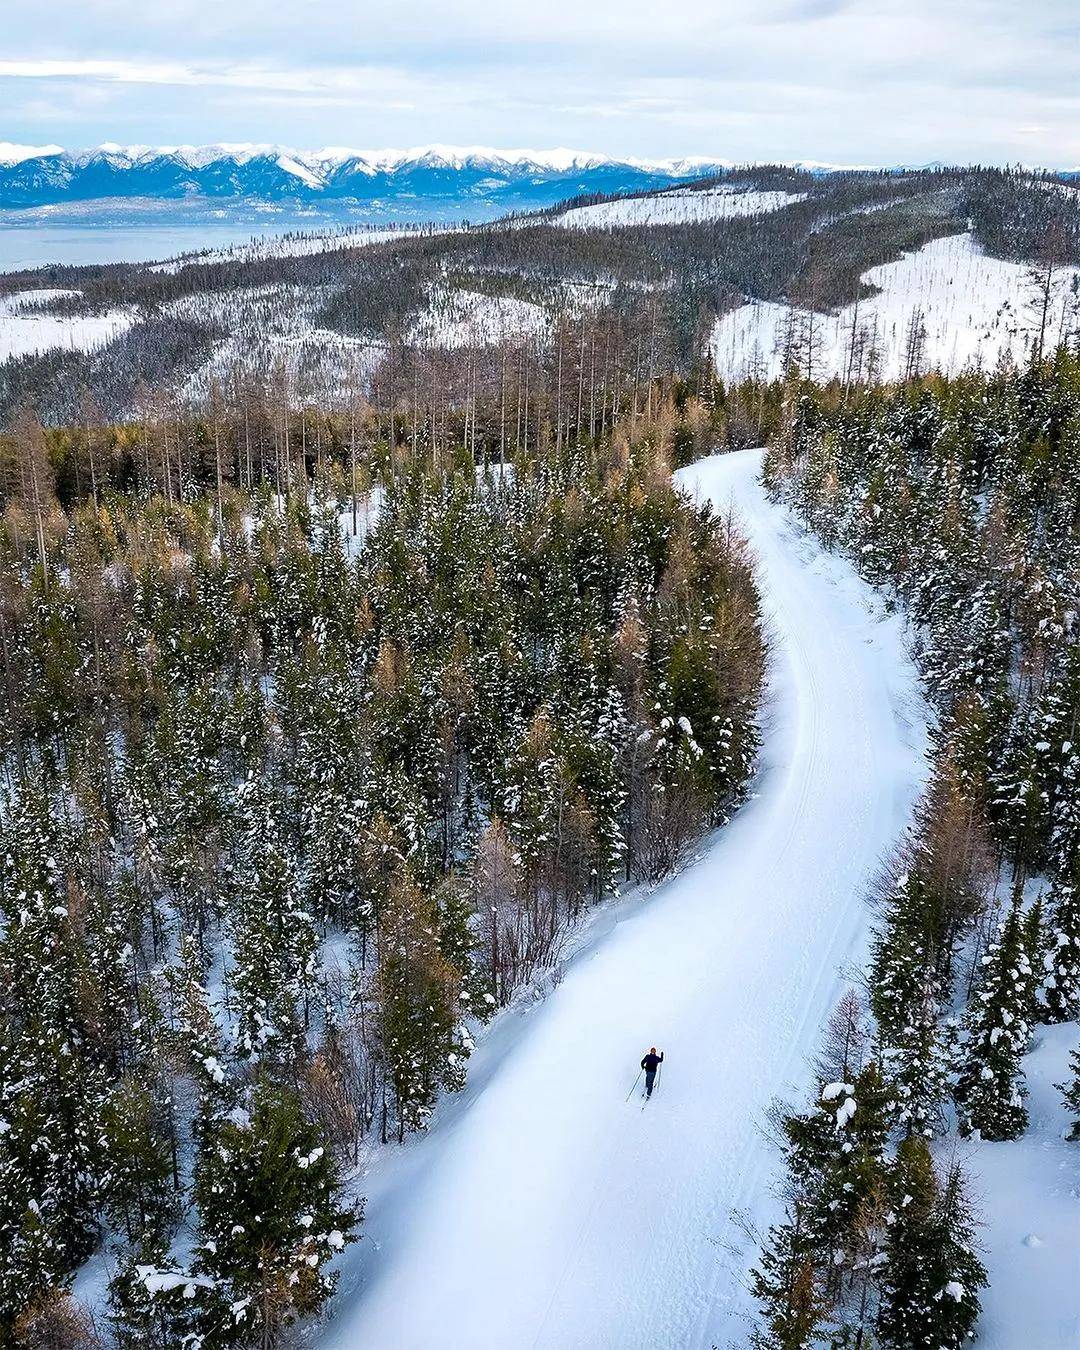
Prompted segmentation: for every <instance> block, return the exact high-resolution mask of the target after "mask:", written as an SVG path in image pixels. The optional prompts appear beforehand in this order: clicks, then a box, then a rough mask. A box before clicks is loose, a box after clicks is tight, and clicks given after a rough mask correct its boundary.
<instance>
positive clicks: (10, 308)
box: [0, 289, 136, 361]
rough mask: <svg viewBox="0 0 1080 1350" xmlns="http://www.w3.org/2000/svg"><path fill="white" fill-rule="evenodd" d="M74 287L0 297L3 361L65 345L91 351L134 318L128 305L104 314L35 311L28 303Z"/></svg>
mask: <svg viewBox="0 0 1080 1350" xmlns="http://www.w3.org/2000/svg"><path fill="white" fill-rule="evenodd" d="M74 294H76V292H74V291H65V290H46V289H41V290H32V291H16V292H15V293H14V294H12V295H5V296H2V297H0V361H6V360H8V358H9V357H12V356H31V355H34V354H37V353H39V352H47V351H51V350H53V349H54V348H56V347H64V348H67V349H69V350H72V351H81V352H89V351H93V350H94V349H95V348H96V347H101V346H104V345H105V343H107V342H111V341H112V340H113V338H115V337H119V336H120V334H121V333H123V332H124V331H125V330H126V329H128V328H130V327H131V325H132V324H133V323H134V322H135V318H136V316H135V314H134V313H133V312H132V311H131V310H127V309H112V310H109V311H108V312H107V313H105V314H78V315H66V314H35V313H33V312H32V311H31V310H28V309H27V306H28V305H34V304H37V303H39V302H44V301H48V300H56V299H58V298H59V297H61V296H64V295H74Z"/></svg>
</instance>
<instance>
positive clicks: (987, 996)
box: [956, 902, 1034, 1139]
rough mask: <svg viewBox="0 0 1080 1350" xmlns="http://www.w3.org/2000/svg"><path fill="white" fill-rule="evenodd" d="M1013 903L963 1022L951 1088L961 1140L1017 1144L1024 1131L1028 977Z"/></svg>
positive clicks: (1021, 928)
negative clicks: (956, 1071)
mask: <svg viewBox="0 0 1080 1350" xmlns="http://www.w3.org/2000/svg"><path fill="white" fill-rule="evenodd" d="M1024 936H1025V924H1024V919H1023V916H1022V914H1021V911H1020V909H1019V906H1018V904H1017V903H1016V902H1014V903H1013V904H1012V906H1011V907H1010V909H1009V911H1008V913H1007V914H1006V916H1005V918H1004V920H1003V921H1002V924H1001V927H1000V928H999V930H998V934H997V937H996V939H995V941H994V942H993V943H991V945H990V949H989V951H988V952H987V953H986V955H985V956H984V957H983V958H982V962H981V966H982V977H981V981H980V984H979V988H978V990H977V991H976V993H975V997H974V999H973V1001H972V1005H971V1007H970V1009H969V1011H968V1014H967V1016H966V1017H965V1019H964V1030H965V1032H966V1039H965V1041H964V1043H963V1044H962V1046H961V1049H960V1055H961V1066H960V1073H959V1076H958V1080H957V1085H956V1102H957V1110H958V1112H959V1116H960V1128H961V1130H962V1132H963V1133H964V1134H971V1133H973V1132H974V1131H976V1130H978V1131H979V1133H980V1135H981V1136H982V1138H984V1139H1017V1138H1019V1136H1020V1135H1021V1134H1023V1132H1024V1130H1025V1129H1026V1128H1027V1119H1028V1116H1027V1108H1026V1107H1025V1106H1024V1086H1023V1068H1022V1065H1021V1059H1022V1056H1023V1054H1024V1052H1025V1050H1026V1049H1027V1043H1028V1037H1029V1035H1030V1025H1031V1008H1032V997H1033V983H1034V979H1033V973H1032V969H1031V964H1030V962H1029V961H1028V957H1027V952H1026V951H1025V946H1024Z"/></svg>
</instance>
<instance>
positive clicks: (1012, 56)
mask: <svg viewBox="0 0 1080 1350" xmlns="http://www.w3.org/2000/svg"><path fill="white" fill-rule="evenodd" d="M51 12H54V13H55V15H56V21H55V22H52V21H51ZM5 30H6V31H5V42H4V56H3V59H0V102H2V106H3V107H4V108H5V118H4V119H3V120H2V121H0V135H2V136H5V137H8V138H10V139H13V140H21V141H28V142H33V141H35V140H38V139H41V135H39V134H38V130H37V128H40V127H44V125H45V123H46V122H47V123H48V137H49V139H59V138H64V139H66V140H67V141H68V142H69V143H70V144H75V145H82V144H86V143H87V141H88V139H90V138H93V139H96V140H134V141H147V140H149V139H151V138H157V139H160V140H164V141H167V142H175V141H177V140H183V141H195V140H224V139H228V140H256V141H270V140H274V141H282V142H285V143H291V144H297V143H298V144H302V145H304V144H306V145H310V144H316V143H322V142H325V141H332V142H340V141H341V140H343V139H347V140H349V141H351V142H352V143H354V144H357V143H358V144H362V145H365V144H366V145H378V144H380V143H382V144H400V143H422V142H424V141H433V140H442V141H445V140H454V141H458V142H464V143H469V142H480V143H490V142H493V141H494V142H499V141H501V142H505V143H509V142H517V143H519V144H522V143H523V144H530V143H531V144H534V145H535V144H539V145H550V144H557V143H563V144H566V143H569V144H578V145H585V146H588V147H590V148H596V149H600V150H611V151H621V152H624V153H638V154H650V155H651V154H658V155H659V154H664V155H677V154H681V153H700V154H706V155H710V154H715V155H717V156H723V157H726V158H739V159H749V158H760V159H772V158H788V159H791V158H802V157H805V158H815V159H829V160H841V161H856V162H867V161H873V160H882V159H888V160H895V159H904V160H912V161H917V160H924V159H937V158H949V159H980V160H983V161H991V160H996V161H999V162H1000V161H1003V160H1007V159H1008V158H1010V157H1012V156H1015V155H1016V154H1017V149H1016V147H1017V146H1018V145H1020V144H1022V145H1023V148H1024V149H1023V152H1024V155H1025V157H1027V158H1029V159H1035V160H1039V161H1041V162H1043V163H1050V164H1053V163H1073V162H1075V161H1076V159H1077V158H1078V157H1080V95H1078V91H1080V16H1078V12H1077V7H1076V3H1075V0H1027V2H1026V3H1025V4H1024V5H1022V6H1021V5H1017V4H1016V3H1015V0H949V3H947V4H942V3H941V0H709V2H708V3H707V4H705V5H702V4H701V3H700V0H668V3H667V4H665V6H664V7H663V9H662V11H658V10H657V7H656V5H655V0H590V2H589V3H588V4H582V3H581V0H545V3H544V4H543V5H536V4H535V3H534V2H533V0H529V2H528V3H527V2H526V0H502V3H501V4H500V5H499V6H498V7H497V8H496V7H494V6H492V5H491V4H490V3H489V2H488V0H410V3H409V4H408V5H402V4H401V0H364V2H363V4H362V5H358V4H357V3H356V0H320V3H318V4H308V5H302V6H298V5H278V6H267V5H265V4H264V3H263V0H229V2H228V3H221V0H170V3H169V4H167V5H147V4H146V3H145V0H82V4H81V5H80V7H79V9H78V11H76V10H74V9H73V7H72V6H70V4H68V3H66V0H36V2H35V0H6V3H5ZM30 90H34V91H35V93H34V94H32V95H31V94H30V92H29V91H30ZM35 108H37V109H39V110H43V109H46V108H47V109H50V110H51V111H49V112H47V113H46V112H44V111H42V112H41V113H40V116H39V114H38V113H36V112H35ZM65 128H66V129H65Z"/></svg>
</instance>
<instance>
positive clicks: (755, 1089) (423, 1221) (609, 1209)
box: [324, 451, 924, 1350]
mask: <svg viewBox="0 0 1080 1350" xmlns="http://www.w3.org/2000/svg"><path fill="white" fill-rule="evenodd" d="M759 465H760V452H757V451H745V452H741V453H739V454H734V455H728V456H722V457H715V458H712V459H709V460H705V461H703V462H702V463H700V464H697V465H695V466H693V467H692V468H690V469H687V470H684V471H683V473H682V475H681V478H682V481H683V483H684V484H685V486H686V487H687V489H688V490H690V491H692V492H697V493H700V495H701V496H702V497H707V498H709V499H710V500H712V501H713V502H714V503H715V504H716V505H717V506H718V507H719V508H721V509H725V508H726V507H727V505H728V503H729V502H731V501H733V503H734V506H735V508H736V510H737V512H738V514H739V517H740V518H741V521H742V525H743V528H744V529H745V531H746V532H747V534H748V535H749V538H750V540H751V542H752V545H753V547H754V549H755V551H756V553H757V557H758V563H759V578H760V583H761V586H762V590H763V595H764V601H765V607H766V611H767V614H768V618H769V623H770V627H771V631H772V635H773V640H774V668H773V675H772V682H771V693H770V706H769V711H768V725H767V728H766V741H765V746H766V748H765V752H764V754H763V762H762V766H761V772H760V777H759V781H758V783H757V784H756V787H757V792H756V796H755V798H754V799H753V800H752V801H751V802H750V803H749V804H748V805H747V806H746V807H744V808H743V810H742V811H740V812H739V813H738V815H737V816H736V817H735V819H734V820H733V821H732V823H731V824H730V825H728V826H727V827H726V828H725V829H724V830H723V831H722V832H720V833H719V834H718V835H717V836H716V837H715V838H714V839H713V840H712V841H711V842H710V844H709V846H708V847H707V848H706V850H705V851H704V852H703V854H702V856H701V857H700V858H699V859H698V860H697V861H695V862H694V863H693V864H692V865H691V866H689V867H687V869H686V870H685V871H684V872H683V873H682V874H681V875H680V876H678V877H676V878H675V879H674V880H672V881H670V882H668V883H667V884H665V885H664V886H662V887H660V888H658V889H657V891H656V892H655V893H653V894H652V895H651V896H647V897H645V896H641V895H630V896H627V897H626V898H624V899H623V900H622V901H621V902H619V903H618V904H616V905H613V906H612V907H610V908H609V909H608V910H607V911H606V912H605V913H604V914H602V915H601V916H600V918H599V919H598V920H597V921H596V922H595V923H594V925H593V927H592V930H591V934H592V937H591V940H590V941H589V942H588V944H587V945H586V946H585V947H584V949H583V950H581V951H580V952H579V953H578V954H577V955H576V956H575V957H574V959H573V960H571V961H570V963H569V964H568V966H567V968H566V970H565V972H564V976H563V978H562V979H561V981H560V982H557V984H556V987H555V988H554V990H553V991H552V993H551V994H550V996H549V997H548V998H547V999H546V1001H544V1002H543V1003H541V1004H539V1005H538V1006H536V1007H535V1008H533V1009H532V1010H530V1011H521V1010H517V1011H511V1012H508V1013H507V1014H505V1015H504V1016H503V1017H502V1018H501V1019H500V1020H499V1021H498V1022H497V1023H496V1025H495V1026H494V1027H493V1029H492V1030H491V1032H490V1033H489V1034H488V1035H487V1036H486V1037H485V1039H484V1041H483V1043H482V1045H481V1047H480V1049H479V1051H478V1052H477V1054H476V1056H475V1057H474V1061H473V1064H472V1066H471V1068H470V1076H469V1083H468V1086H467V1087H466V1089H465V1091H464V1092H463V1093H462V1094H460V1095H459V1096H458V1097H457V1098H454V1099H450V1100H447V1101H445V1102H444V1103H443V1104H442V1106H441V1108H440V1111H439V1113H438V1119H437V1122H436V1124H435V1125H434V1127H433V1129H432V1130H431V1131H430V1133H429V1134H428V1135H427V1136H425V1137H422V1138H418V1139H416V1140H414V1141H412V1142H411V1143H410V1144H409V1145H408V1146H406V1147H405V1148H404V1149H402V1150H400V1151H398V1152H396V1153H393V1154H391V1153H385V1154H384V1155H383V1156H382V1157H381V1158H380V1159H379V1160H378V1161H377V1162H376V1164H375V1165H374V1167H373V1168H372V1169H371V1171H370V1172H369V1174H368V1175H367V1176H365V1177H363V1178H362V1179H361V1182H360V1185H361V1189H362V1190H363V1191H364V1192H365V1193H366V1194H367V1196H368V1208H367V1219H366V1223H365V1226H364V1240H363V1241H362V1242H361V1243H359V1244H358V1245H357V1247H356V1248H354V1249H353V1250H352V1251H351V1252H350V1253H349V1256H348V1257H346V1258H345V1264H344V1271H343V1279H342V1290H341V1293H340V1296H339V1298H338V1301H337V1305H336V1316H335V1319H334V1321H333V1322H332V1323H331V1325H330V1328H329V1330H328V1331H327V1333H326V1335H325V1338H324V1339H325V1344H326V1345H327V1346H328V1347H333V1348H334V1350H357V1348H358V1347H361V1346H377V1347H379V1350H434V1348H436V1347H445V1348H446V1350H484V1348H487V1347H490V1348H491V1350H507V1347H511V1346H530V1347H533V1348H534V1350H537V1348H540V1347H549V1348H551V1350H554V1348H555V1347H558V1348H559V1350H570V1348H572V1347H580V1348H581V1350H585V1348H586V1347H588V1350H608V1348H610V1350H638V1348H640V1350H659V1348H660V1347H678V1348H679V1350H694V1348H695V1347H710V1346H714V1345H715V1346H726V1345H727V1344H728V1342H729V1341H730V1340H732V1339H734V1340H736V1341H738V1342H742V1341H743V1340H744V1339H745V1335H746V1331H747V1323H746V1320H745V1318H746V1314H747V1310H748V1304H749V1299H748V1295H747V1293H746V1290H745V1283H744V1276H745V1272H746V1269H747V1267H748V1266H749V1264H750V1263H751V1262H752V1260H753V1259H754V1252H753V1248H752V1244H750V1243H749V1242H748V1241H747V1240H746V1238H745V1237H744V1235H743V1233H742V1230H741V1228H740V1226H739V1223H738V1221H737V1219H736V1218H735V1216H734V1211H740V1212H743V1213H745V1214H747V1215H748V1216H749V1217H750V1218H751V1220H752V1221H753V1222H756V1223H757V1224H759V1225H762V1224H764V1223H766V1222H768V1221H769V1219H770V1218H771V1217H772V1216H773V1213H774V1206H775V1203H776V1202H775V1200H774V1199H773V1197H772V1193H771V1184H772V1182H773V1181H774V1179H775V1170H776V1166H777V1158H776V1156H775V1154H774V1153H773V1150H772V1147H771V1145H770V1144H769V1142H768V1141H767V1140H766V1139H765V1137H764V1136H763V1133H762V1123H763V1117H764V1113H765V1111H766V1109H767V1107H768V1106H769V1103H770V1102H771V1101H772V1099H773V1098H774V1097H775V1096H777V1095H778V1094H780V1095H787V1096H791V1097H793V1098H796V1099H799V1100H801V1099H803V1097H804V1096H805V1092H806V1085H807V1070H806V1061H807V1059H808V1057H809V1056H811V1055H812V1054H813V1052H814V1051H815V1049H816V1048H817V1045H818V1041H819V1035H820V1031H821V1028H822V1026H823V1024H824V1022H825V1020H826V1019H827V1017H828V1015H829V1013H830V1012H831V1010H832V1008H833V1007H834V1005H835V1003H836V1001H837V999H838V997H839V995H840V994H841V992H842V991H843V988H844V987H845V980H844V972H845V969H846V968H847V966H848V965H849V963H852V962H857V961H859V960H860V959H861V958H862V956H863V952H864V943H865V936H866V931H867V921H868V913H867V909H866V906H865V903H864V898H863V897H864V892H865V888H866V884H867V882H868V880H869V878H870V877H871V875H872V874H873V873H874V871H875V869H876V868H877V866H878V863H879V860H880V859H881V857H882V855H883V854H885V853H886V852H887V851H888V850H889V849H890V848H891V846H892V844H893V843H894V841H895V840H896V839H897V838H898V836H899V835H900V833H901V831H902V829H903V827H904V825H905V823H906V822H907V819H908V817H909V813H910V809H911V806H912V803H913V800H914V798H915V796H916V795H917V793H918V791H919V788H920V784H921V780H922V774H923V763H924V761H923V755H922V747H923V739H924V716H923V704H922V700H921V698H920V696H919V693H918V687H917V680H916V677H915V672H914V670H913V669H912V666H911V664H910V662H909V661H908V658H907V656H906V654H905V647H904V641H903V634H902V631H901V627H900V621H899V620H898V619H897V618H895V617H892V618H890V617H887V616H886V615H885V614H884V611H883V608H882V605H881V602H880V600H879V598H878V597H877V596H875V595H874V594H873V593H872V592H871V591H869V590H868V588H867V587H866V586H864V585H863V584H862V583H861V582H860V581H859V580H858V579H857V577H856V576H855V574H854V572H853V570H852V568H851V567H850V565H848V564H847V563H845V562H843V561H842V560H840V559H838V558H835V557H832V556H828V555H825V554H823V553H822V552H821V551H820V549H818V548H817V547H816V546H815V545H814V544H813V542H812V541H810V540H809V539H808V538H806V537H805V536H804V535H803V534H802V533H800V532H799V531H798V530H797V529H796V528H795V527H794V526H793V525H792V524H790V523H789V522H788V521H787V520H786V518H785V517H784V516H783V514H782V513H781V512H780V511H779V510H777V509H776V508H774V507H773V506H771V505H770V504H769V503H768V502H767V501H766V500H765V498H764V496H763V494H762V491H761V489H760V487H759V486H758V484H757V473H758V469H759ZM651 1044H656V1045H658V1046H659V1047H660V1048H661V1049H663V1050H664V1051H666V1054H667V1058H666V1060H665V1064H664V1068H663V1071H662V1077H661V1083H660V1088H659V1092H658V1095H657V1097H656V1098H655V1099H654V1101H653V1102H652V1103H650V1104H649V1105H648V1107H647V1108H646V1109H642V1103H641V1102H640V1100H639V1099H638V1098H637V1097H636V1096H633V1097H632V1098H631V1100H630V1101H629V1102H628V1101H627V1100H626V1098H627V1093H628V1091H630V1089H631V1084H632V1082H633V1080H634V1075H635V1074H636V1072H637V1066H638V1061H639V1060H640V1058H641V1055H642V1053H643V1052H644V1050H645V1049H647V1048H648V1046H649V1045H651Z"/></svg>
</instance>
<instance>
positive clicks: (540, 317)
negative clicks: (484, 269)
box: [407, 289, 551, 347]
mask: <svg viewBox="0 0 1080 1350" xmlns="http://www.w3.org/2000/svg"><path fill="white" fill-rule="evenodd" d="M550 322H551V321H550V319H549V317H548V315H547V313H546V312H545V311H544V310H543V309H542V308H541V307H540V306H539V305H534V304H531V303H530V302H529V301H527V300H518V299H516V298H515V297H514V296H509V295H506V296H502V295H486V294H484V293H483V292H482V291H469V290H461V289H454V290H445V291H442V292H439V293H438V294H437V295H436V296H435V297H434V298H433V299H432V301H431V303H430V304H429V305H428V307H427V308H426V309H425V310H424V311H423V312H422V313H421V314H419V315H418V316H417V318H416V320H415V321H414V323H413V326H412V328H411V329H410V331H409V333H408V337H407V340H408V341H409V342H410V343H412V344H414V345H415V346H417V347H467V346H470V345H471V344H473V343H495V342H501V341H504V340H506V339H508V338H517V337H538V336H540V335H541V334H542V333H545V332H547V330H548V328H549V326H550Z"/></svg>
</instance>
